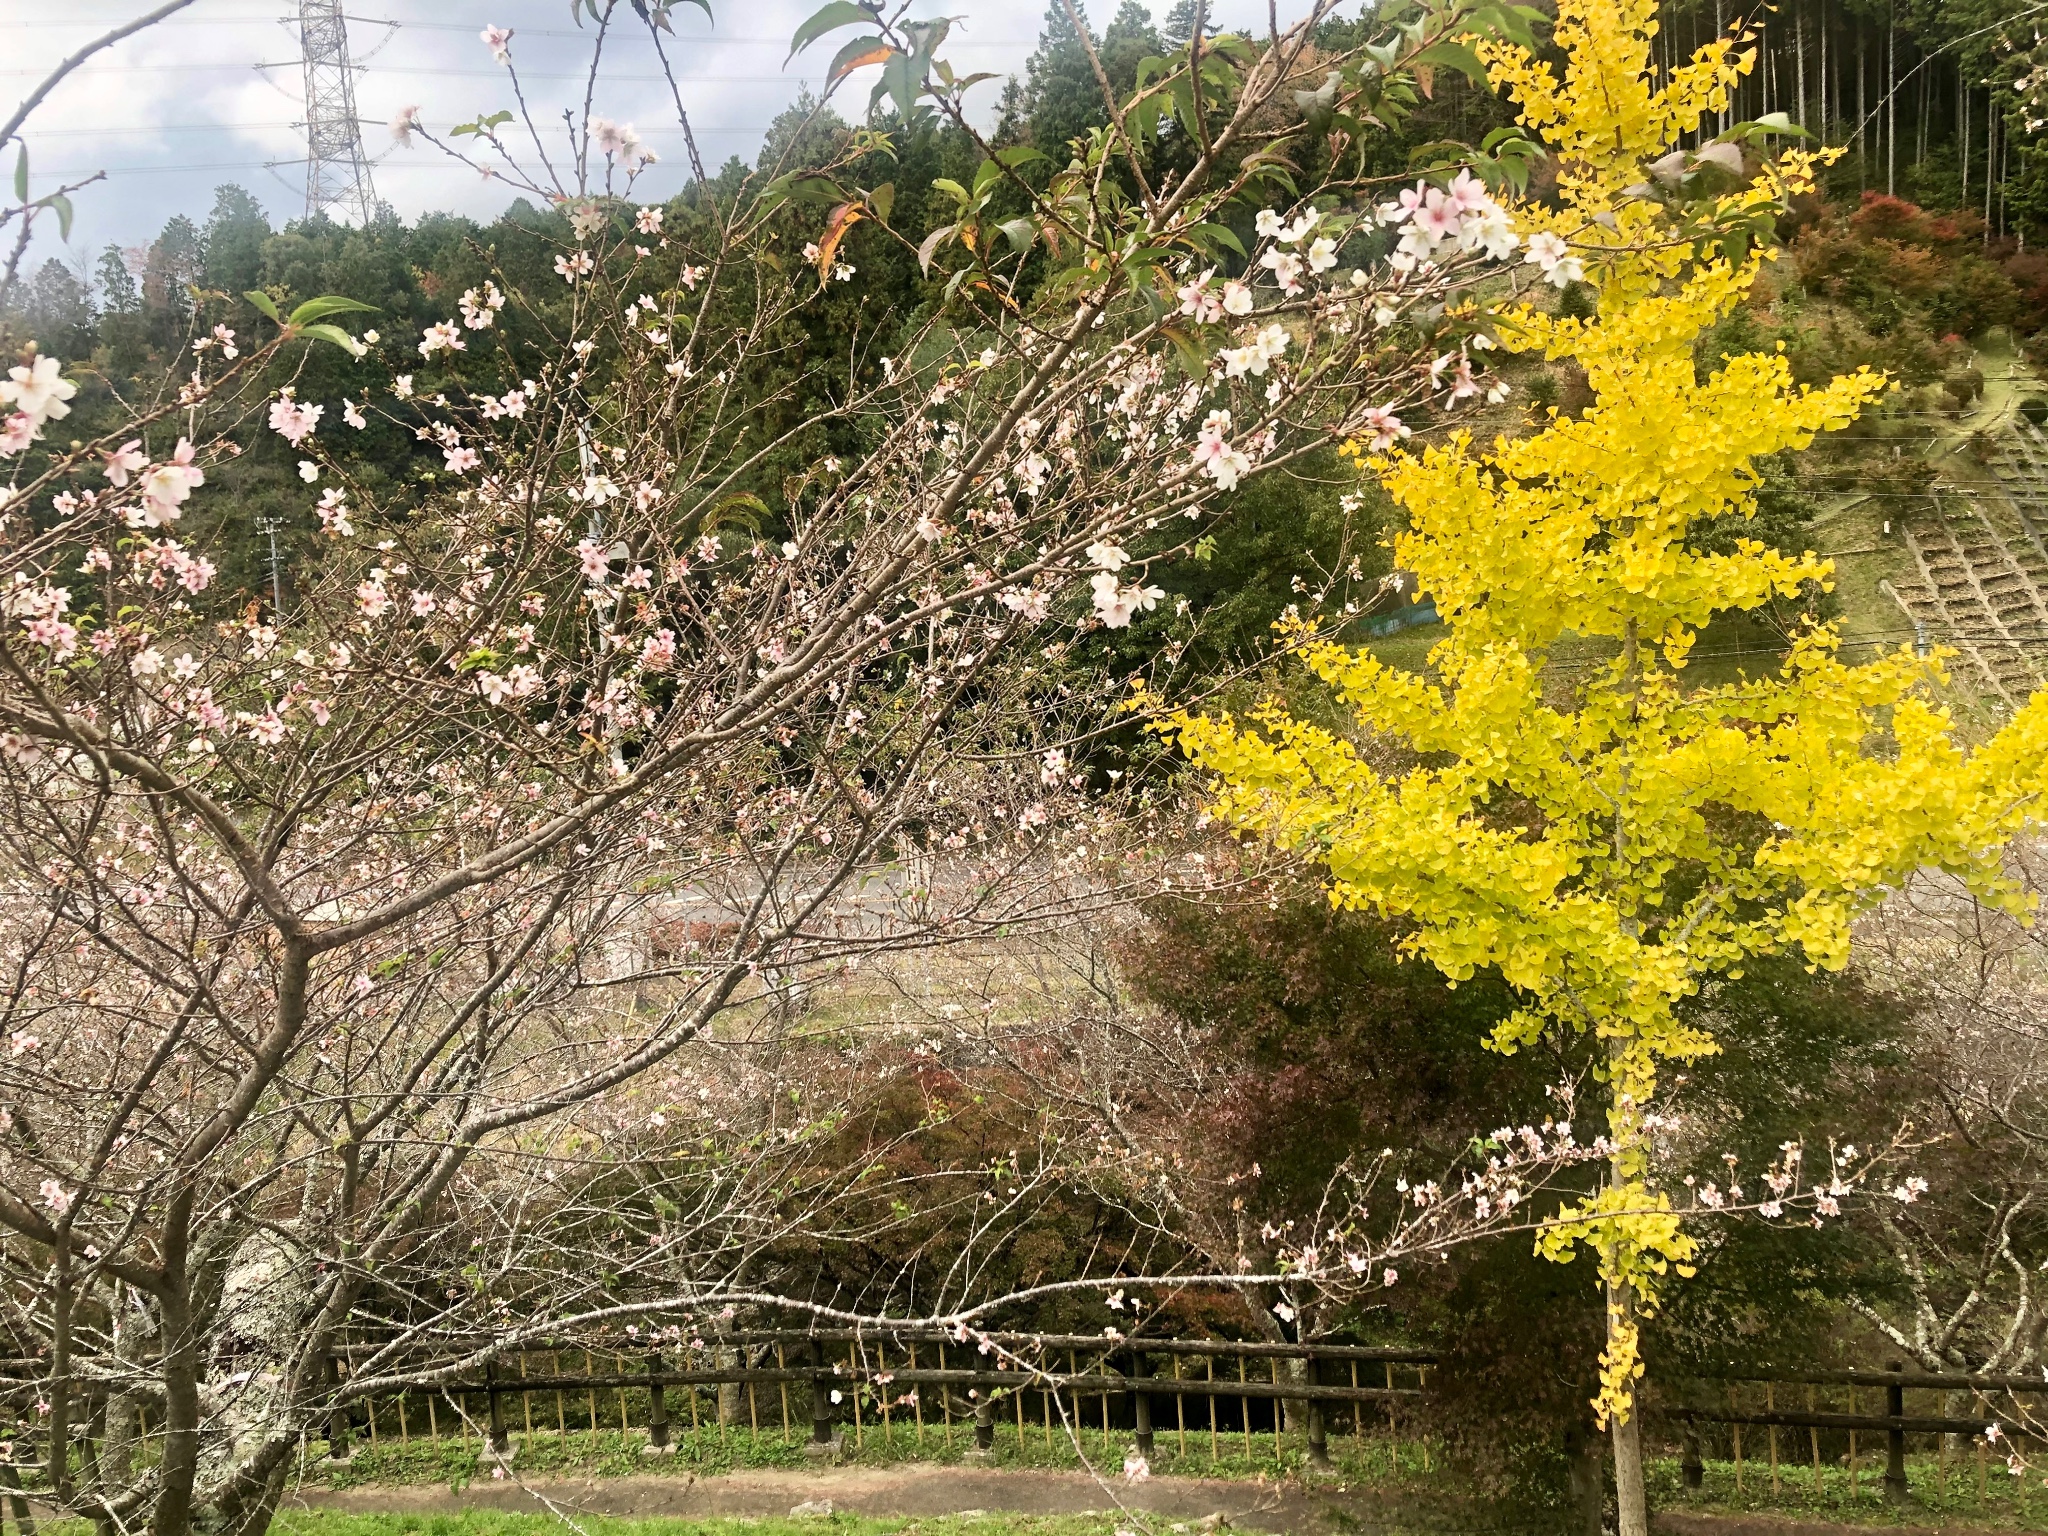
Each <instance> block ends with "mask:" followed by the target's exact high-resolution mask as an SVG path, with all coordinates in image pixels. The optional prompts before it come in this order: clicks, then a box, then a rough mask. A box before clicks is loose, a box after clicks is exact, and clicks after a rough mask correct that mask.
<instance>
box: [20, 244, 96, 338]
mask: <svg viewBox="0 0 2048 1536" xmlns="http://www.w3.org/2000/svg"><path fill="white" fill-rule="evenodd" d="M24 298H25V299H26V300H27V302H26V304H25V306H24V309H25V311H26V319H27V323H28V334H29V335H31V336H33V337H35V338H36V340H37V341H38V342H39V343H41V345H42V347H43V349H44V350H45V351H47V352H51V353H54V354H55V355H56V356H58V357H67V358H68V357H83V356H87V355H89V354H90V353H91V351H92V346H93V324H92V294H91V291H90V290H89V289H87V287H86V285H85V284H84V283H83V282H81V281H80V280H79V277H78V275H77V274H76V273H74V272H73V271H72V270H71V269H70V268H69V267H67V266H65V265H64V263H63V262H61V261H59V260H57V258H56V257H54V256H53V257H51V258H50V259H49V260H48V261H46V262H44V263H43V264H42V266H41V267H39V268H37V270H36V275H35V276H34V277H32V278H31V279H29V282H28V285H27V292H26V293H25V294H24Z"/></svg>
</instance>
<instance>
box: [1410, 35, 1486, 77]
mask: <svg viewBox="0 0 2048 1536" xmlns="http://www.w3.org/2000/svg"><path fill="white" fill-rule="evenodd" d="M1408 65H1409V67H1410V68H1411V69H1437V68H1443V69H1455V70H1456V71H1457V72H1458V73H1459V74H1461V75H1463V76H1464V77H1465V78H1466V79H1467V80H1470V81H1471V82H1472V83H1473V84H1475V85H1484V84H1485V83H1486V66H1485V65H1484V64H1482V63H1480V62H1479V55H1478V54H1476V53H1474V52H1473V51H1472V50H1471V49H1470V48H1469V47H1467V46H1466V45H1465V44H1463V43H1461V42H1459V41H1458V40H1457V39H1456V38H1449V37H1447V38H1445V39H1444V40H1443V41H1442V42H1440V43H1434V44H1432V45H1431V46H1429V47H1427V48H1425V49H1423V50H1422V52H1420V53H1418V54H1416V55H1415V56H1414V57H1413V58H1411V59H1409V61H1408Z"/></svg>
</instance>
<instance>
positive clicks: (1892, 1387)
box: [1884, 1360, 1906, 1504]
mask: <svg viewBox="0 0 2048 1536" xmlns="http://www.w3.org/2000/svg"><path fill="white" fill-rule="evenodd" d="M1886 1369H1887V1370H1891V1371H1898V1372H1903V1371H1904V1370H1905V1369H1906V1362H1905V1361H1903V1360H1894V1361H1892V1362H1891V1364H1890V1365H1889V1366H1887V1367H1886ZM1884 1411H1885V1414H1886V1416H1887V1417H1888V1418H1890V1419H1892V1420H1894V1421H1896V1420H1898V1419H1901V1418H1904V1417H1905V1414H1906V1387H1905V1383H1904V1382H1898V1381H1895V1382H1891V1383H1889V1384H1888V1385H1887V1386H1886V1387H1885V1389H1884ZM1884 1496H1885V1498H1887V1499H1888V1500H1890V1501H1891V1502H1892V1503H1894V1504H1903V1503H1905V1502H1906V1431H1905V1429H1904V1428H1903V1427H1902V1426H1900V1425H1899V1424H1898V1423H1897V1422H1894V1423H1892V1424H1891V1425H1890V1426H1889V1427H1888V1428H1887V1429H1886V1430H1885V1450H1884Z"/></svg>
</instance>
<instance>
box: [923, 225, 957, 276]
mask: <svg viewBox="0 0 2048 1536" xmlns="http://www.w3.org/2000/svg"><path fill="white" fill-rule="evenodd" d="M959 227H960V226H959V225H958V224H944V225H941V226H940V227H939V228H937V229H935V230H933V231H932V232H931V233H930V234H928V235H926V236H925V237H924V241H923V243H922V244H920V245H919V246H918V248H917V264H918V266H919V268H921V269H922V270H923V271H924V272H925V274H926V275H927V276H929V275H930V273H931V270H932V257H934V256H936V255H937V254H938V252H939V247H940V246H941V245H943V244H944V243H945V241H946V237H947V236H949V235H951V234H953V233H954V232H955V231H956V230H958V229H959Z"/></svg>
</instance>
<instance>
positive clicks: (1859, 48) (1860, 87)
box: [1856, 27, 1870, 192]
mask: <svg viewBox="0 0 2048 1536" xmlns="http://www.w3.org/2000/svg"><path fill="white" fill-rule="evenodd" d="M1869 78H1870V64H1869V60H1868V59H1867V57H1866V56H1865V51H1864V47H1863V28H1861V27H1858V28H1857V29H1856V190H1857V191H1859V192H1861V191H1862V190H1863V189H1864V188H1865V187H1866V186H1868V185H1869V184H1870V110H1869V108H1870V96H1869V92H1868V90H1867V89H1866V82H1867V81H1868V80H1869Z"/></svg>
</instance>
